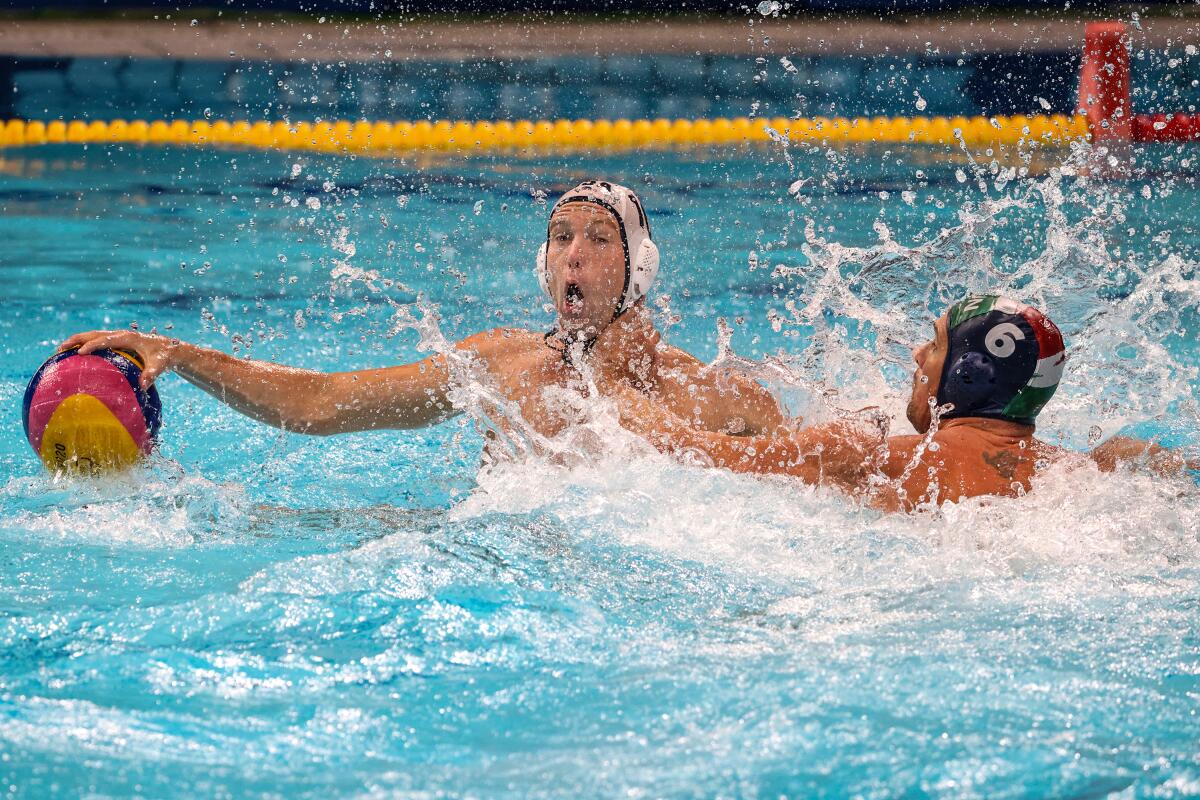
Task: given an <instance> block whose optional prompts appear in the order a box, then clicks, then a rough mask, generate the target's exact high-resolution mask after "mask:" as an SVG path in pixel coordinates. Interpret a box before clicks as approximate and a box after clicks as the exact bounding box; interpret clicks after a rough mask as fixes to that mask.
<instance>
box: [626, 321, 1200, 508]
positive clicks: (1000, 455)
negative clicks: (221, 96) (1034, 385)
mask: <svg viewBox="0 0 1200 800" xmlns="http://www.w3.org/2000/svg"><path fill="white" fill-rule="evenodd" d="M947 325H948V322H947V318H946V317H945V316H942V317H941V318H939V319H937V320H936V321H935V322H934V335H933V338H932V339H931V340H930V341H928V342H926V343H925V344H923V345H921V346H920V347H918V348H916V349H914V350H913V361H914V362H915V363H916V371H915V373H914V375H913V387H912V395H911V396H910V399H909V403H908V410H907V416H908V419H909V421H910V422H911V423H912V425H913V427H914V428H915V429H916V431H917V433H916V434H913V435H907V436H890V437H889V436H885V435H884V432H883V431H882V430H881V429H879V428H875V427H872V426H870V425H867V424H861V423H858V424H856V423H854V422H849V421H841V422H836V423H830V424H826V425H817V426H810V427H807V428H799V429H795V430H788V429H786V428H784V429H780V430H779V431H777V432H776V433H775V434H773V435H771V434H768V435H756V436H750V437H746V438H742V439H734V438H732V437H728V436H722V435H720V434H714V433H711V432H707V431H701V430H698V429H696V428H695V427H694V426H690V425H688V424H687V422H686V421H684V420H681V419H678V418H672V417H671V416H670V415H669V414H668V413H667V412H666V411H665V410H664V409H663V408H661V407H660V408H655V407H653V406H652V405H651V404H649V403H647V402H646V400H645V398H644V397H643V396H641V395H640V394H639V393H637V392H633V391H629V390H628V389H626V390H624V391H622V390H621V389H619V388H613V389H611V391H613V392H614V393H615V394H616V395H617V396H618V397H620V407H621V410H622V423H623V424H625V425H627V426H628V427H630V428H631V429H632V430H634V431H636V432H638V433H640V434H642V435H643V436H645V437H646V438H647V439H648V440H649V441H650V442H651V443H652V444H654V445H655V446H656V447H658V448H659V449H660V450H663V451H664V452H671V453H676V454H684V453H693V454H695V453H698V454H700V455H702V456H704V457H706V458H707V459H709V460H710V461H711V463H713V465H714V466H718V467H724V468H727V469H731V470H733V471H735V472H748V473H759V474H782V475H791V476H794V477H797V478H800V479H801V480H803V481H805V482H806V483H813V484H817V483H819V484H826V485H832V486H837V487H840V488H842V489H844V490H845V491H847V492H849V493H851V494H854V495H856V496H859V497H861V498H863V499H864V500H865V501H866V502H867V503H869V504H870V505H872V506H874V507H876V508H879V509H882V510H886V511H901V510H903V511H911V510H913V509H915V508H917V507H918V506H920V505H921V504H923V503H934V504H940V503H943V502H947V501H959V500H962V499H964V498H968V497H978V496H981V495H998V496H1003V497H1014V496H1018V495H1020V494H1023V493H1025V492H1028V491H1029V490H1030V489H1031V482H1032V480H1033V478H1034V476H1035V475H1036V474H1037V472H1038V470H1039V469H1041V468H1042V467H1044V466H1045V465H1048V464H1050V463H1052V462H1054V461H1057V460H1060V459H1063V458H1067V457H1072V456H1074V457H1080V454H1071V453H1069V451H1066V450H1064V449H1062V448H1058V447H1054V446H1052V445H1049V444H1046V443H1045V442H1042V441H1040V440H1038V439H1036V438H1035V437H1034V426H1033V425H1022V424H1019V423H1016V422H1010V421H1007V420H997V419H989V418H985V417H960V418H955V419H951V420H946V421H944V422H942V423H941V424H940V425H939V426H938V428H937V430H936V431H935V432H934V433H933V434H932V436H930V435H928V433H929V430H930V428H931V426H932V409H931V405H930V400H931V398H936V395H937V390H938V382H939V381H940V379H941V374H942V368H943V366H944V364H945V360H946V354H947V352H948V350H949V336H948V333H947ZM606 380H610V381H613V382H617V383H619V382H620V380H621V378H620V375H619V370H612V371H609V372H608V373H607V375H606ZM1090 455H1091V457H1092V460H1093V461H1094V462H1095V463H1096V465H1097V466H1099V467H1100V469H1102V470H1113V469H1116V468H1117V467H1118V466H1119V465H1121V464H1128V463H1141V464H1143V465H1145V466H1147V467H1149V468H1150V469H1151V470H1152V471H1154V472H1155V473H1157V474H1159V475H1173V474H1177V473H1178V472H1180V471H1181V470H1182V469H1183V468H1184V467H1185V466H1188V465H1186V464H1185V463H1184V462H1183V460H1182V459H1181V458H1179V457H1178V456H1176V455H1174V454H1173V453H1171V452H1170V451H1168V450H1166V449H1165V448H1162V447H1159V446H1158V445H1154V444H1149V443H1146V442H1140V441H1137V440H1133V439H1128V438H1125V437H1115V438H1113V439H1111V440H1109V441H1108V442H1105V443H1104V444H1103V445H1101V446H1100V447H1097V448H1096V449H1095V450H1094V451H1092V453H1091V454H1090ZM1192 468H1193V469H1194V468H1195V466H1194V465H1193V466H1192ZM873 476H874V478H875V479H874V480H872V477H873ZM878 478H883V479H884V480H878Z"/></svg>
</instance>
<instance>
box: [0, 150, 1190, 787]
mask: <svg viewBox="0 0 1200 800" xmlns="http://www.w3.org/2000/svg"><path fill="white" fill-rule="evenodd" d="M1196 157H1197V156H1196V152H1195V151H1193V150H1190V149H1181V150H1178V151H1177V150H1174V149H1167V148H1163V149H1158V150H1153V151H1139V154H1138V156H1137V158H1136V162H1135V163H1136V165H1137V170H1138V171H1136V172H1135V174H1134V176H1133V177H1131V178H1129V179H1127V180H1122V181H1117V182H1105V181H1100V180H1096V179H1087V178H1084V177H1081V176H1080V175H1079V174H1069V173H1072V172H1075V171H1076V170H1075V167H1076V166H1078V165H1082V163H1083V155H1082V153H1075V154H1072V153H1069V152H1067V151H1048V152H1044V153H1041V154H1036V155H1034V156H1033V157H1031V158H1029V159H1027V160H1024V161H1023V160H1021V159H1020V158H1013V159H1010V160H1008V161H1005V163H1004V164H1001V163H999V161H997V163H995V164H994V165H993V164H991V163H990V162H991V158H990V157H989V156H987V155H981V156H980V157H979V159H978V161H977V162H976V163H972V162H970V161H968V160H967V159H966V158H965V156H963V155H961V154H958V155H952V154H951V155H948V154H946V153H943V152H941V151H934V150H926V149H921V148H901V149H894V150H886V151H885V150H883V149H868V150H860V151H850V152H848V153H825V152H823V151H815V150H814V151H806V150H804V149H802V148H792V149H790V150H786V151H785V150H781V149H779V148H770V149H761V150H755V151H729V152H712V153H700V154H696V153H652V154H634V155H620V156H612V157H582V156H580V157H570V158H566V157H562V158H553V159H541V160H531V159H524V158H517V157H513V156H495V157H488V158H483V159H467V160H437V159H433V158H430V159H427V160H420V159H418V160H410V161H406V162H396V161H374V160H365V159H357V160H353V159H343V158H337V157H327V158H326V157H315V156H309V155H304V156H294V155H286V154H269V153H242V152H199V151H190V150H174V149H125V150H119V149H107V148H95V147H92V148H88V149H82V148H41V149H37V150H25V151H10V152H8V153H5V154H4V156H3V161H2V162H0V209H2V211H3V213H2V214H0V237H2V240H3V241H4V243H5V247H4V248H3V249H2V250H0V280H2V282H3V283H2V285H3V286H4V287H5V288H4V293H3V297H4V300H3V309H4V314H3V315H0V352H2V354H3V360H2V362H0V416H2V418H3V420H4V423H3V426H2V427H0V431H2V433H0V556H2V557H0V793H4V794H6V795H7V796H13V797H42V796H48V795H59V796H73V795H80V794H88V795H90V796H117V795H120V796H124V795H145V796H157V797H161V796H177V795H189V796H190V795H196V796H238V795H250V794H264V795H268V796H281V797H298V796H313V797H326V796H331V795H335V794H336V795H347V796H393V795H401V796H408V795H422V796H425V795H428V796H440V795H452V796H460V795H465V796H477V797H497V796H512V797H527V796H573V795H574V796H616V795H633V796H644V795H649V796H696V795H704V796H726V797H743V796H744V797H758V796H780V795H787V796H809V795H822V796H849V795H855V796H870V797H890V796H901V795H904V796H932V797H964V796H986V797H998V796H999V797H1005V796H1007V797H1042V796H1057V797H1068V796H1071V797H1074V796H1103V795H1107V794H1110V793H1116V794H1121V793H1124V794H1122V795H1121V796H1146V797H1149V796H1161V797H1184V796H1194V795H1196V794H1197V793H1200V754H1198V753H1197V750H1196V747H1195V743H1196V741H1197V740H1198V739H1200V718H1198V716H1197V711H1198V709H1200V667H1198V666H1197V665H1198V664H1200V558H1198V557H1200V548H1198V546H1197V535H1198V533H1200V522H1198V519H1200V517H1198V515H1197V512H1198V511H1200V493H1198V491H1197V487H1196V485H1195V484H1194V483H1193V482H1191V481H1189V480H1186V479H1181V480H1178V481H1152V480H1150V479H1149V478H1146V477H1142V476H1133V475H1118V476H1105V475H1100V474H1098V473H1096V472H1095V471H1093V470H1090V469H1076V470H1068V469H1066V468H1054V469H1051V470H1049V471H1048V472H1047V473H1046V474H1045V476H1044V477H1043V478H1042V479H1040V480H1039V482H1038V484H1037V485H1036V486H1035V489H1034V491H1033V492H1032V493H1031V494H1030V495H1029V496H1027V497H1025V498H1021V499H1016V500H988V499H983V500H978V501H972V502H966V503H963V504H960V505H958V506H954V505H948V506H946V507H944V508H942V509H941V510H926V511H923V512H921V513H917V514H914V515H910V516H899V515H892V516H887V515H880V514H878V513H876V512H873V511H870V510H866V509H863V508H860V507H858V506H857V505H855V504H854V503H853V502H851V501H849V500H847V499H845V498H844V497H842V496H840V495H838V494H837V493H835V492H832V491H825V490H813V489H809V488H804V487H800V486H796V485H793V484H791V483H789V482H787V481H782V480H755V479H751V478H745V477H735V476H731V475H729V474H727V473H723V472H720V471H711V470H704V469H702V468H699V467H689V466H680V465H674V464H671V463H668V462H667V461H666V460H664V459H663V458H661V457H659V456H657V455H654V454H650V453H647V452H646V451H645V450H644V449H643V448H640V447H639V446H638V445H637V444H636V442H633V441H631V440H630V438H629V437H628V436H624V435H622V434H621V432H620V431H619V430H617V429H616V428H615V426H613V424H612V422H611V419H610V417H608V416H606V415H605V414H604V412H603V409H597V410H596V413H595V416H594V418H592V419H591V421H589V422H588V423H587V428H588V430H589V431H590V432H591V433H593V434H595V435H594V436H591V437H590V438H589V437H581V438H574V439H571V440H570V441H568V442H565V443H564V444H563V452H565V453H567V454H568V455H571V454H573V455H574V456H575V457H574V458H567V459H565V460H564V459H557V460H555V462H554V463H550V462H548V461H542V460H538V459H536V458H529V459H526V460H522V461H517V462H514V463H502V464H500V465H499V466H497V467H496V468H493V469H491V470H489V471H485V472H480V471H479V455H480V450H481V441H482V440H481V437H480V436H479V434H478V433H477V430H476V427H475V425H474V424H473V422H471V421H470V420H469V418H465V417H464V418H460V419H459V420H454V421H451V422H448V423H446V424H444V425H442V426H440V427H437V428H432V429H429V430H425V431H417V432H383V433H373V434H361V435H351V436H342V437H334V438H328V439H315V438H305V437H301V436H297V435H292V434H281V433H279V432H277V431H275V430H273V429H270V428H266V427H264V426H260V425H257V424H255V423H252V422H250V421H249V420H247V419H245V418H242V417H239V416H238V415H236V414H235V413H234V412H232V411H230V410H228V409H226V408H225V407H223V406H221V405H220V404H219V403H217V402H216V401H215V400H213V399H211V398H209V397H208V396H207V395H204V394H202V393H200V392H198V391H197V390H195V389H193V388H192V387H190V386H189V385H187V384H185V383H184V382H183V381H181V380H179V379H178V378H175V377H173V376H169V377H166V378H164V379H163V380H162V381H161V382H160V391H161V393H162V397H163V404H164V418H165V421H164V429H163V434H162V446H161V452H160V453H159V454H158V456H156V457H155V458H154V459H153V460H152V461H151V462H150V463H148V464H147V465H146V467H145V468H144V469H142V470H140V471H139V472H137V473H135V474H132V475H129V476H126V477H121V478H113V479H109V480H106V481H101V482H92V483H70V482H55V481H53V480H52V479H51V478H50V477H49V476H48V475H47V474H45V472H44V471H43V470H42V467H41V466H40V464H39V463H38V462H37V461H36V459H35V458H34V456H33V453H32V451H31V450H30V448H29V446H28V444H27V443H26V442H25V441H24V439H23V437H22V435H21V426H20V420H19V400H20V396H21V393H22V392H23V390H24V387H25V382H26V381H27V380H28V378H29V376H30V375H31V374H32V373H33V371H34V370H35V369H36V367H37V366H38V364H39V363H40V362H41V360H42V359H43V358H45V357H46V356H47V355H48V354H49V353H50V352H51V350H52V349H53V347H54V346H55V344H56V343H57V342H58V341H60V340H61V339H62V338H64V337H65V336H67V335H69V334H70V333H73V332H76V331H78V330H84V329H88V328H95V327H123V326H127V325H129V324H133V323H136V324H137V325H138V326H139V327H140V328H142V329H149V328H151V327H157V329H158V330H159V331H160V332H165V331H167V330H169V331H170V332H171V333H173V334H174V335H177V336H180V337H182V338H185V339H187V340H190V341H194V342H198V343H202V344H207V345H211V346H214V347H219V348H221V349H224V350H227V351H235V352H238V353H240V354H243V355H249V356H252V357H255V358H265V359H272V360H278V361H282V362H286V363H290V364H298V365H304V366H310V367H314V368H320V369H334V368H343V369H344V368H351V367H367V366H381V365H386V364H394V363H400V362H407V361H410V360H413V359H416V358H418V357H421V356H422V352H421V350H420V349H419V347H418V345H419V342H420V340H421V337H420V336H419V335H418V332H417V331H416V330H414V328H413V323H412V321H411V319H412V318H415V319H417V320H422V319H423V320H424V321H423V322H421V323H419V324H420V325H421V326H422V327H423V330H424V332H425V333H426V334H429V333H430V332H431V331H433V330H434V325H435V322H436V326H437V327H436V330H440V331H441V332H442V333H443V334H444V335H445V336H446V337H447V338H449V339H451V340H453V339H457V338H461V337H463V336H465V335H468V334H469V333H472V332H474V331H477V330H480V329H483V328H486V327H492V326H496V325H514V326H529V327H534V328H542V327H545V326H548V325H549V322H550V317H549V315H548V314H547V313H546V311H545V309H544V307H543V300H542V298H541V297H540V296H539V294H538V290H537V286H536V281H535V279H534V277H533V274H532V262H533V253H534V251H535V249H536V246H537V244H538V243H539V242H540V239H541V237H542V236H543V232H544V220H545V214H546V210H547V206H546V202H547V200H549V201H551V202H552V201H553V199H554V197H555V196H556V194H557V193H558V192H560V191H562V190H563V189H565V188H567V187H568V186H569V185H571V184H573V183H574V182H575V181H576V180H577V179H580V178H583V177H594V176H607V177H610V178H613V179H616V180H620V181H622V182H625V183H627V184H629V185H631V186H633V187H635V188H636V189H637V190H638V191H639V192H640V193H641V194H642V197H643V198H644V200H645V202H646V205H647V207H648V209H649V213H650V217H651V221H652V224H653V226H654V229H655V234H656V239H658V241H659V243H660V247H661V248H662V250H663V252H664V262H663V264H664V266H663V280H662V283H661V284H660V286H659V288H658V291H657V292H656V293H655V295H654V298H655V306H656V308H658V309H659V316H660V321H661V322H662V324H663V325H664V326H665V327H666V329H667V333H666V337H667V338H668V339H669V340H670V341H672V342H675V343H677V344H680V345H682V346H685V347H687V348H689V349H691V350H693V351H694V352H696V353H697V354H698V355H700V356H701V357H702V358H704V359H705V360H712V359H714V358H717V357H718V356H719V355H720V356H721V357H723V358H731V357H732V356H731V355H730V354H728V353H725V352H724V351H723V350H722V348H721V347H720V341H721V338H720V335H719V327H720V323H719V319H724V320H725V321H726V322H727V324H728V326H729V330H730V332H731V339H730V347H731V348H732V353H734V354H736V355H737V356H743V357H746V358H748V359H755V360H759V361H761V360H763V359H770V361H769V362H768V363H769V364H770V365H771V366H772V369H770V370H765V369H764V368H763V367H755V366H753V365H749V366H747V367H746V368H747V369H749V370H751V371H752V373H754V374H760V375H769V376H770V377H772V379H773V380H774V381H775V384H774V385H775V386H776V388H778V389H779V390H780V392H781V393H782V395H783V396H784V397H785V398H786V400H787V402H788V405H789V406H790V408H792V410H794V411H796V412H797V413H802V414H803V415H804V416H806V417H807V418H811V419H822V418H824V417H827V416H829V415H830V414H832V413H834V411H835V409H842V408H858V407H861V406H864V405H868V404H876V405H881V406H882V407H884V408H885V409H886V410H888V411H889V412H891V413H893V414H895V415H896V423H895V428H896V430H897V431H902V430H903V429H904V421H903V415H902V413H901V411H902V409H903V404H904V400H905V399H906V395H905V386H906V384H907V379H908V374H909V373H908V372H907V365H908V359H909V355H908V351H907V347H908V346H909V345H911V344H915V343H918V342H920V341H922V340H923V339H924V337H925V336H926V335H927V333H928V325H929V320H930V319H931V317H932V315H933V314H937V313H940V312H941V311H942V310H943V309H944V307H945V306H946V304H947V302H948V301H949V300H950V299H951V298H952V297H954V296H955V295H956V294H957V293H959V292H960V291H962V290H964V289H985V288H995V287H1000V288H1004V289H1006V290H1007V291H1010V292H1012V293H1014V294H1019V295H1021V296H1023V297H1026V298H1028V299H1030V300H1032V301H1034V302H1037V303H1038V304H1040V305H1042V306H1044V307H1045V308H1047V309H1048V311H1049V312H1050V313H1051V315H1052V316H1054V317H1055V318H1056V319H1057V321H1058V322H1059V324H1060V326H1061V327H1062V328H1063V330H1064V332H1065V333H1066V335H1067V338H1068V344H1069V345H1070V346H1071V347H1072V360H1071V362H1070V366H1069V369H1068V373H1067V379H1066V382H1065V383H1064V385H1063V387H1062V388H1061V389H1060V392H1059V395H1058V396H1057V397H1056V398H1055V400H1054V402H1053V403H1052V404H1051V406H1050V407H1049V408H1048V409H1047V411H1046V412H1045V413H1044V415H1043V417H1044V424H1043V425H1042V426H1041V427H1040V429H1039V432H1040V435H1043V436H1044V437H1046V438H1048V439H1050V440H1052V441H1056V442H1060V443H1065V444H1067V445H1068V446H1072V447H1075V448H1084V447H1086V446H1087V445H1088V442H1089V440H1095V439H1096V438H1098V437H1106V436H1109V435H1111V434H1113V433H1116V432H1117V431H1120V430H1126V431H1136V432H1139V433H1141V434H1143V435H1157V436H1161V437H1163V439H1164V440H1165V441H1168V442H1170V443H1172V444H1176V445H1178V446H1181V447H1184V448H1185V449H1186V450H1187V452H1189V453H1191V454H1196V452H1197V449H1196V445H1197V443H1198V442H1200V439H1198V434H1200V424H1198V417H1197V406H1196V396H1197V388H1198V381H1197V369H1198V367H1200V363H1198V362H1200V354H1198V352H1197V348H1196V345H1195V341H1196V336H1197V332H1198V328H1200V319H1198V317H1197V301H1198V300H1200V284H1197V281H1196V273H1195V263H1196V252H1197V247H1198V246H1200V230H1198V229H1197V227H1196V225H1195V215H1194V209H1195V207H1196V205H1197V203H1198V202H1200V191H1198V189H1197V187H1196V183H1195V178H1194V175H1195V158H1196ZM1064 165H1066V174H1064V171H1063V166H1064ZM1009 166H1011V167H1012V168H1013V169H1014V172H1013V173H1012V174H1011V175H1010V174H1009V173H1007V172H1006V170H1007V169H1008V168H1009ZM1017 169H1023V170H1025V171H1027V173H1028V174H1027V175H1021V174H1018V173H1016V170H1017ZM373 273H374V274H373ZM410 312H411V315H412V318H410V316H409V313H410ZM426 314H428V315H430V316H425V315H426ZM426 338H427V339H431V338H434V337H429V336H427V337H426ZM588 441H590V444H585V443H586V442H588ZM560 461H561V462H565V463H559V462H560Z"/></svg>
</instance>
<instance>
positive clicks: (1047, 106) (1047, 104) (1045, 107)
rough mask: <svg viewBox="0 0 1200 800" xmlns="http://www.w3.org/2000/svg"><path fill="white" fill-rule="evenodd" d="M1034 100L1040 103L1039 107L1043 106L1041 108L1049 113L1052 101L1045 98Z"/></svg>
mask: <svg viewBox="0 0 1200 800" xmlns="http://www.w3.org/2000/svg"><path fill="white" fill-rule="evenodd" d="M1033 99H1034V100H1037V101H1038V105H1039V106H1041V107H1042V109H1043V110H1044V111H1049V110H1050V101H1049V100H1047V99H1046V98H1044V97H1035V98H1033Z"/></svg>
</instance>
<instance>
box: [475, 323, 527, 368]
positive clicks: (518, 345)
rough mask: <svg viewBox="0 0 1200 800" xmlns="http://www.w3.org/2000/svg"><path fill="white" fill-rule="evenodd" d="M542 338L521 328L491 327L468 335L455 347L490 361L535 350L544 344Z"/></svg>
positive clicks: (514, 356)
mask: <svg viewBox="0 0 1200 800" xmlns="http://www.w3.org/2000/svg"><path fill="white" fill-rule="evenodd" d="M544 339H545V337H544V336H543V335H542V334H540V333H535V332H534V331H527V330H524V329H522V328H492V329H491V330H487V331H481V332H479V333H476V334H473V335H471V336H468V337H467V338H466V339H463V340H462V341H461V342H459V343H458V345H457V347H458V348H459V349H460V350H466V351H468V352H470V353H472V354H473V355H475V356H476V357H478V358H481V359H483V360H484V361H486V362H489V363H491V362H493V361H496V360H501V361H504V360H511V359H513V358H516V357H519V356H522V355H526V354H528V353H531V352H536V351H537V350H539V349H541V348H543V347H544V346H545V345H544Z"/></svg>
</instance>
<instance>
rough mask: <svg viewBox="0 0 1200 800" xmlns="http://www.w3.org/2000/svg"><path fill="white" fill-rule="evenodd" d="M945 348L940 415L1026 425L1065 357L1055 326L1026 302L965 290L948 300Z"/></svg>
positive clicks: (1050, 392) (1048, 393)
mask: <svg viewBox="0 0 1200 800" xmlns="http://www.w3.org/2000/svg"><path fill="white" fill-rule="evenodd" d="M947 322H948V325H947V333H948V334H949V350H948V351H947V353H946V363H945V365H944V366H943V367H942V380H941V382H940V383H939V384H938V390H937V402H938V404H939V405H945V404H947V403H952V404H953V405H954V408H953V409H952V410H951V411H949V412H947V413H945V414H943V415H942V419H953V418H955V417H991V418H993V419H1006V420H1011V421H1013V422H1020V423H1023V424H1026V425H1032V424H1033V420H1034V418H1035V417H1036V416H1037V415H1038V412H1039V411H1041V410H1042V408H1043V407H1044V406H1045V405H1046V403H1047V402H1049V400H1050V398H1051V397H1053V396H1054V390H1055V389H1057V388H1058V382H1059V380H1061V379H1062V373H1063V366H1064V365H1065V364H1066V361H1067V353H1066V347H1065V346H1064V345H1063V338H1062V333H1060V332H1059V330H1058V326H1056V325H1055V324H1054V323H1053V322H1051V321H1050V319H1049V318H1048V317H1046V316H1045V315H1044V314H1042V312H1040V311H1038V310H1037V309H1036V308H1033V307H1032V306H1028V305H1025V304H1024V303H1019V302H1017V301H1015V300H1011V299H1009V298H1007V297H1001V296H1000V295H994V294H988V295H970V296H968V297H966V298H965V299H963V300H960V301H958V302H957V303H955V304H954V305H953V306H951V308H950V311H949V312H948V320H947Z"/></svg>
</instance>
